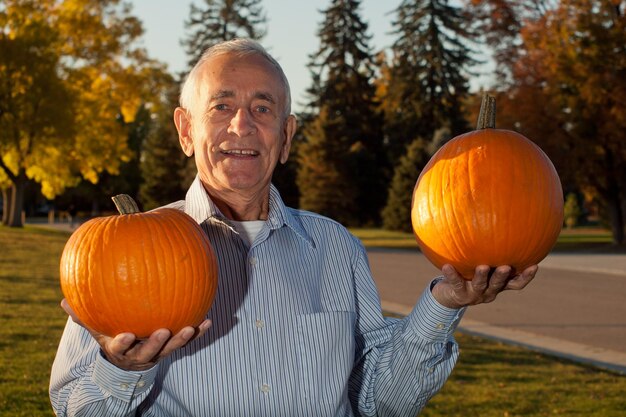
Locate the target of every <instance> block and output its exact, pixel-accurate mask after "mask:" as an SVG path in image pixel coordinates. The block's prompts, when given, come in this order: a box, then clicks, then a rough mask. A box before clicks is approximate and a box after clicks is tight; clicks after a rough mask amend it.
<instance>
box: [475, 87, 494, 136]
mask: <svg viewBox="0 0 626 417" xmlns="http://www.w3.org/2000/svg"><path fill="white" fill-rule="evenodd" d="M495 128H496V98H495V97H494V96H490V95H489V94H487V93H484V94H483V101H482V102H481V103H480V113H479V114H478V123H477V124H476V130H480V129H495Z"/></svg>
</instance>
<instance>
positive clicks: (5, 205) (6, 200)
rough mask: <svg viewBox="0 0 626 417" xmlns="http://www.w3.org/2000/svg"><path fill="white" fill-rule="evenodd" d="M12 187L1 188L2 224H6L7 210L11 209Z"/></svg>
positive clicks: (7, 220) (7, 218) (7, 222)
mask: <svg viewBox="0 0 626 417" xmlns="http://www.w3.org/2000/svg"><path fill="white" fill-rule="evenodd" d="M12 191H13V189H12V188H11V187H9V188H3V189H2V225H3V226H6V225H8V224H9V210H11V196H12V195H13V192H12Z"/></svg>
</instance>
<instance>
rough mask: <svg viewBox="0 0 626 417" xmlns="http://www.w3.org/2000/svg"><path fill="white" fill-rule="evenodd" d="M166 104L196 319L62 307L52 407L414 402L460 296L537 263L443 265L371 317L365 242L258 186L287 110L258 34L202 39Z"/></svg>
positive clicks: (434, 380)
mask: <svg viewBox="0 0 626 417" xmlns="http://www.w3.org/2000/svg"><path fill="white" fill-rule="evenodd" d="M180 102H181V107H179V108H177V109H176V110H175V112H174V122H175V124H176V127H177V129H178V133H179V137H180V143H181V146H182V149H183V151H184V152H185V154H186V155H188V156H190V157H191V156H194V157H195V162H196V165H197V169H198V174H197V177H196V179H195V181H194V182H193V184H192V185H191V187H190V188H189V191H188V193H187V196H186V198H185V200H184V201H179V202H176V203H173V204H171V205H170V206H171V207H175V208H178V209H180V210H184V211H185V212H186V213H187V214H189V215H190V216H192V217H193V218H194V219H195V220H196V221H197V222H198V223H199V224H200V225H201V226H202V228H203V230H204V231H205V232H206V233H207V235H208V236H209V238H210V240H211V242H212V243H213V245H214V247H215V251H216V253H217V256H218V259H219V271H220V276H219V289H218V293H217V296H216V299H215V302H214V305H213V306H212V308H211V309H210V311H209V312H208V314H207V320H206V321H205V322H203V323H202V324H201V325H200V326H199V328H198V329H193V328H186V329H183V330H182V331H181V332H180V333H178V334H175V335H171V334H170V332H169V331H168V330H167V329H160V330H157V331H156V332H154V333H153V334H152V335H151V337H150V338H149V339H147V340H143V341H136V340H135V336H134V335H133V334H129V333H122V334H120V335H117V336H115V337H113V338H111V337H106V336H104V335H101V334H98V333H96V332H94V331H93V330H91V329H88V328H85V327H84V326H81V323H80V322H78V319H77V318H76V317H74V316H73V312H72V311H71V309H70V308H69V306H68V305H67V303H65V302H63V303H62V305H63V307H64V308H65V309H66V311H67V312H68V314H70V316H72V317H71V319H69V320H68V323H67V327H66V329H65V332H64V334H63V337H62V340H61V343H60V346H59V350H58V353H57V357H56V360H55V362H54V365H53V369H52V377H51V385H50V397H51V401H52V405H53V407H54V409H55V412H56V413H57V415H59V416H65V415H71V416H75V415H81V416H91V417H93V416H107V417H115V416H120V417H121V416H138V415H141V416H155V417H160V416H174V417H179V416H199V417H201V416H224V417H231V416H246V417H249V416H254V417H261V416H267V417H277V416H286V417H293V416H303V417H312V416H326V417H331V416H374V415H376V416H411V417H413V416H415V415H416V414H418V413H419V411H420V410H421V409H422V408H423V407H424V405H425V404H426V402H427V401H428V400H429V399H430V398H431V397H432V396H433V395H434V394H435V393H436V392H437V391H438V390H439V389H440V388H441V386H442V385H443V383H444V382H445V381H446V379H447V378H448V376H449V374H450V372H451V370H452V368H453V366H454V364H455V361H456V358H457V356H458V350H457V345H456V343H455V342H454V340H453V337H452V334H453V332H454V330H455V328H456V326H457V324H458V321H459V320H460V318H461V315H462V313H463V311H464V307H466V306H468V305H472V304H478V303H482V302H489V301H492V300H493V299H494V298H495V297H496V295H497V294H498V293H500V292H501V291H502V290H505V289H521V288H523V287H524V286H525V285H526V284H527V283H528V282H530V281H531V280H532V278H533V276H534V275H535V273H536V271H537V267H536V266H534V267H532V268H528V269H527V270H526V271H523V273H522V274H520V275H513V274H512V272H511V268H510V267H508V266H500V267H498V268H496V269H495V271H491V273H490V269H489V267H487V266H480V267H478V268H477V269H476V272H475V277H474V280H473V281H471V282H470V281H465V280H463V279H462V278H461V277H460V276H459V275H458V274H457V273H456V271H455V270H454V269H453V268H452V267H450V266H449V265H446V266H445V267H444V268H443V276H442V277H440V278H437V279H435V280H433V282H432V283H431V284H430V286H429V287H428V288H426V289H425V290H424V292H423V294H422V296H421V298H420V299H419V301H418V303H417V305H416V306H415V308H414V310H413V312H412V313H411V314H410V315H409V316H407V317H406V318H404V319H402V320H396V319H394V320H391V319H386V318H383V316H382V313H381V307H380V302H379V297H378V294H377V291H376V288H375V285H374V282H373V280H372V277H371V273H370V269H369V266H368V261H367V256H366V252H365V250H364V249H363V247H362V245H361V244H360V242H359V241H358V240H357V239H356V238H354V237H353V236H352V235H350V234H349V233H348V232H347V231H346V229H345V228H343V227H342V226H341V225H339V224H338V223H336V222H335V221H333V220H330V219H328V218H325V217H322V216H320V215H317V214H314V213H310V212H305V211H301V210H295V209H292V208H288V207H286V206H285V205H284V204H283V201H282V200H281V198H280V194H279V192H278V190H277V189H276V188H274V186H273V185H272V184H271V176H272V172H273V170H274V168H275V166H276V164H277V163H278V162H279V161H280V162H281V163H284V162H285V161H286V160H287V157H288V155H289V149H290V145H291V140H292V137H293V135H294V133H295V131H296V120H295V117H294V116H293V115H291V114H290V92H289V84H288V82H287V79H286V77H285V75H284V73H283V71H282V69H281V68H280V66H279V64H278V63H277V62H276V61H275V60H274V59H273V58H272V57H271V56H270V55H268V54H267V53H266V52H265V50H263V48H262V47H261V46H259V45H258V44H257V43H255V42H253V41H249V40H234V41H230V42H226V43H222V44H219V45H217V46H214V47H212V48H210V49H209V50H207V52H206V53H205V54H204V56H203V57H202V58H201V59H200V61H199V62H198V64H197V65H196V66H195V67H194V68H193V70H192V71H191V72H190V74H189V76H188V78H187V80H186V82H185V84H184V86H183V88H182V93H181V100H180Z"/></svg>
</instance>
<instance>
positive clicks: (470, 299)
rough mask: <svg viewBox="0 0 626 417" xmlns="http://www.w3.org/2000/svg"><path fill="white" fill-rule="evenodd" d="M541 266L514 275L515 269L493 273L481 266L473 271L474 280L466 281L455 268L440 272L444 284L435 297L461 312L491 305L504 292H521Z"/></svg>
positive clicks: (445, 268)
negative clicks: (477, 305) (476, 306)
mask: <svg viewBox="0 0 626 417" xmlns="http://www.w3.org/2000/svg"><path fill="white" fill-rule="evenodd" d="M537 270H538V266H537V265H533V266H529V267H528V268H526V269H525V270H524V271H522V273H521V274H513V269H512V268H511V267H510V266H508V265H502V266H499V267H497V268H495V270H492V269H491V268H490V267H489V266H487V265H479V266H477V267H476V270H475V271H474V278H473V279H472V280H471V281H470V280H466V279H464V278H463V277H462V276H461V275H460V274H459V273H458V272H457V271H456V270H455V269H454V267H452V265H448V264H446V265H444V266H443V268H441V271H442V272H443V277H444V278H443V280H441V281H439V282H438V283H437V284H436V285H435V286H434V287H433V289H432V293H433V296H434V297H435V299H436V300H437V301H438V302H439V303H440V304H441V305H443V306H445V307H448V308H461V307H467V306H471V305H476V304H482V303H490V302H492V301H493V300H495V299H496V297H497V296H498V294H500V293H501V292H502V291H504V290H521V289H523V288H524V287H526V285H528V283H530V281H532V280H533V278H534V277H535V274H536V273H537Z"/></svg>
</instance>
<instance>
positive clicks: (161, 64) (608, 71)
mask: <svg viewBox="0 0 626 417" xmlns="http://www.w3.org/2000/svg"><path fill="white" fill-rule="evenodd" d="M171 3H175V9H173V8H172V7H173V6H172V5H171ZM192 4H193V5H192ZM625 9H626V2H624V1H617V0H602V1H599V0H527V1H516V0H459V1H444V0H413V1H395V2H373V1H363V2H359V1H347V0H343V1H339V0H336V1H325V2H324V1H316V2H287V1H282V2H281V1H278V0H273V1H270V0H266V1H263V0H233V1H206V2H204V1H200V0H196V1H195V2H174V1H171V2H167V1H165V0H159V1H154V2H150V1H147V0H141V1H134V2H126V3H124V2H121V1H109V0H101V1H95V0H65V1H58V0H42V1H29V0H3V1H0V25H1V27H2V32H0V188H1V189H2V223H3V225H5V226H9V227H3V228H1V229H0V230H1V231H2V238H1V242H2V248H3V252H4V254H3V255H4V259H2V274H3V277H7V278H6V279H4V280H3V286H4V285H6V286H4V288H3V289H2V290H1V291H0V293H2V298H1V300H3V304H4V305H3V310H4V311H3V313H2V314H3V319H7V321H6V323H7V324H8V325H7V326H4V327H5V330H4V332H5V337H3V339H2V340H3V341H2V342H1V349H2V359H3V361H2V362H3V366H8V360H5V359H7V358H10V357H14V356H16V357H23V358H22V359H23V363H22V362H19V361H18V365H17V366H16V367H11V368H3V371H5V372H3V373H2V375H0V384H2V385H1V388H0V412H2V410H3V409H4V408H5V407H7V408H6V409H7V410H9V408H10V410H9V411H7V414H6V415H39V414H38V413H41V415H48V414H46V412H45V411H44V409H45V407H46V402H47V399H46V398H45V391H46V388H47V387H46V386H45V384H46V382H47V381H46V377H47V373H48V372H49V369H48V366H49V364H50V361H51V357H52V356H51V355H53V354H54V347H55V346H56V343H57V341H58V335H60V331H61V329H62V324H63V320H62V319H63V318H64V317H63V316H62V315H59V314H58V313H59V312H58V311H56V310H54V308H57V306H58V300H59V299H60V293H59V291H58V274H57V271H56V269H57V267H58V256H59V254H60V250H61V249H62V244H63V243H64V241H65V240H67V234H63V233H61V234H59V233H56V232H51V231H42V230H35V229H33V228H31V227H28V226H27V227H23V226H24V224H27V225H28V224H29V223H35V222H37V221H41V220H42V219H43V221H45V222H60V221H63V222H67V221H68V220H69V218H72V221H82V220H85V219H87V218H90V217H93V216H100V215H105V214H109V213H112V212H113V210H114V207H113V205H112V203H111V201H110V196H112V195H114V194H119V193H126V194H130V195H131V196H133V197H134V198H135V199H136V200H137V201H138V202H139V204H140V206H141V207H142V208H143V209H150V208H153V207H156V206H159V205H161V204H165V203H168V202H171V201H173V200H176V199H179V198H181V197H182V196H183V195H184V192H185V189H186V187H187V185H188V184H189V183H190V181H191V180H192V178H193V175H194V167H193V163H192V161H190V160H188V159H186V158H185V157H184V155H183V154H182V152H180V149H179V145H178V139H177V136H176V132H175V129H174V126H173V123H172V119H171V114H172V109H173V108H174V107H175V106H176V102H177V98H178V90H179V87H180V82H181V80H182V77H183V74H184V72H185V71H186V70H188V69H189V68H190V65H191V64H192V63H193V62H195V60H197V58H198V56H199V54H200V53H201V52H202V51H203V50H204V49H205V48H206V47H207V46H210V45H211V44H214V43H216V42H218V41H219V40H222V39H230V38H233V37H237V36H244V37H251V38H256V39H258V40H260V42H261V43H262V44H263V45H265V46H266V47H267V48H268V49H269V50H270V52H272V53H273V54H275V55H276V56H277V58H278V60H279V62H280V63H281V64H282V65H283V66H284V68H285V71H286V73H287V76H288V78H289V79H290V81H291V83H292V93H293V97H292V98H293V110H294V111H295V112H296V114H297V116H298V119H299V123H300V127H299V130H298V133H297V137H296V138H295V141H294V146H293V148H292V155H291V158H290V160H289V162H288V164H287V165H285V166H281V167H279V169H278V171H277V173H276V175H275V177H274V181H275V183H276V184H277V186H278V187H279V189H280V190H281V194H282V195H283V197H284V199H285V200H286V201H287V203H288V204H290V205H292V206H295V207H300V208H304V209H309V210H313V211H317V212H320V213H322V214H325V215H327V216H330V217H332V218H335V219H337V220H339V221H341V222H342V223H344V224H346V225H347V226H349V227H351V228H353V230H358V229H355V228H368V230H370V229H372V228H373V229H375V230H379V231H383V230H386V231H394V232H407V231H410V215H409V210H410V198H411V192H412V189H413V186H414V185H415V181H416V179H417V177H418V176H419V173H420V171H421V168H422V167H423V166H424V165H425V163H426V162H427V161H428V159H429V158H430V157H431V156H432V154H433V153H434V152H435V151H436V150H437V149H438V148H439V147H441V146H442V145H443V144H444V143H446V142H447V141H448V140H450V139H451V138H453V137H455V136H457V135H459V134H461V133H465V132H467V131H470V130H472V129H473V126H474V124H475V120H476V116H477V113H478V107H479V102H480V97H481V95H482V93H483V90H487V91H489V92H490V93H491V94H493V95H495V96H496V98H497V106H498V116H497V126H498V127H500V128H506V129H511V130H516V131H519V132H520V133H522V134H524V135H525V136H527V137H528V138H530V139H531V140H533V141H534V142H535V143H537V144H538V145H539V146H540V147H541V148H542V149H543V150H544V151H545V152H546V153H547V155H548V156H549V157H550V159H551V160H552V161H553V163H554V164H555V166H556V168H557V171H558V172H559V175H560V177H561V181H562V185H563V190H564V198H565V199H566V223H565V226H566V227H568V228H572V230H574V231H575V230H581V231H585V232H583V234H584V233H586V231H589V230H593V232H592V233H591V234H588V235H586V236H592V239H595V240H596V242H594V244H597V243H598V241H597V239H600V240H601V241H600V243H601V244H602V245H603V246H601V247H600V248H601V250H610V251H622V250H623V245H624V240H625V238H624V231H625V225H624V214H625V210H626V192H625V189H624V186H625V185H626V157H625V156H626V148H625V147H624V145H623V144H624V139H625V138H624V136H625V135H626V101H625V100H626V51H625V49H626V30H625V17H624V11H625ZM172 10H176V13H174V12H173V11H172ZM144 21H145V22H151V23H150V26H146V27H149V31H148V33H144V23H143V22H144ZM370 23H371V24H370ZM150 33H151V34H152V35H150V36H152V38H150V39H151V40H148V39H147V35H148V34H150ZM157 35H158V36H157ZM176 48H177V49H176ZM173 50H175V51H176V53H173V54H171V55H169V52H167V51H173ZM590 228H592V229H590ZM569 236H571V234H570V235H569ZM598 236H600V237H599V238H598ZM569 243H571V242H569ZM587 243H589V242H587ZM587 243H583V246H585V245H587ZM562 244H563V243H562ZM595 247H596V248H597V245H596V246H595ZM32 259H37V260H41V261H40V262H38V265H33V263H32ZM24 265H29V267H28V268H24ZM22 284H24V285H22ZM4 300H6V302H5V301H4ZM51 312H54V313H55V314H52V313H51ZM34 322H36V323H38V324H43V325H45V326H44V328H45V329H47V330H48V332H47V333H44V334H42V332H41V331H39V332H36V331H37V329H39V330H40V329H41V328H42V327H40V326H33V323H34ZM29 326H31V329H30V330H29V329H25V328H28V327H29ZM31 331H32V332H36V333H31ZM51 334H52V335H54V336H51ZM481 343H483V342H482V341H481V342H479V341H477V340H473V341H472V342H471V344H472V345H480V344H481ZM42 347H43V349H42ZM485 349H487V350H486V351H485V350H480V351H479V352H478V353H477V357H479V358H481V359H476V361H475V362H472V360H469V361H468V362H469V364H470V365H472V364H473V365H477V366H475V368H473V369H471V370H467V368H463V370H462V371H460V372H461V375H462V376H461V379H462V380H464V378H465V379H467V380H468V381H469V380H479V379H480V378H481V377H480V376H479V375H483V377H482V378H483V379H484V380H485V381H486V382H489V379H490V378H492V377H493V368H489V367H490V366H496V367H498V366H500V365H502V364H503V363H507V362H509V360H507V359H502V360H501V361H500V362H499V361H498V355H499V354H501V355H504V356H503V357H504V358H506V357H507V355H513V356H515V357H517V355H518V354H519V355H522V356H523V355H525V353H520V352H518V351H514V353H511V351H509V350H507V349H508V348H504V347H502V346H496V347H493V346H489V347H487V348H485ZM490 349H494V350H498V349H504V350H503V352H504V353H496V352H491V353H489V354H487V353H485V352H487V351H489V350H490ZM544 360H545V361H546V362H545V363H544V362H543V361H544ZM519 361H520V359H519V358H518V362H519ZM525 361H527V362H525ZM521 362H523V363H527V365H528V366H527V367H525V372H526V373H524V375H526V376H521V374H520V373H519V372H520V369H519V368H518V369H516V370H515V371H509V376H510V377H511V378H512V379H514V380H516V381H518V382H519V381H520V380H524V381H526V382H528V381H531V380H533V381H534V382H533V383H530V382H528V383H524V384H516V388H515V389H522V390H524V389H526V390H529V391H532V392H536V391H541V390H544V389H546V388H547V386H545V385H542V384H543V383H544V382H545V380H548V381H549V380H550V379H551V378H557V376H548V377H546V376H545V375H543V374H541V373H539V372H538V369H542V368H549V369H550V370H551V371H553V372H555V374H554V375H558V374H559V373H560V374H568V375H569V374H570V373H571V374H572V375H575V378H573V379H572V380H570V381H569V382H568V384H570V385H567V384H566V385H565V387H566V388H564V391H563V393H562V395H561V399H562V400H563V401H564V402H566V400H568V399H569V400H572V395H574V394H573V393H574V392H575V391H576V388H575V387H576V386H577V385H580V384H588V383H589V379H592V380H593V381H594V382H593V383H592V384H598V385H597V387H598V388H597V389H593V390H591V391H590V394H589V398H588V397H585V399H584V400H582V401H583V402H585V401H586V404H587V405H586V406H587V407H589V409H590V410H591V409H594V410H600V411H599V412H600V413H601V414H596V415H598V416H610V415H615V416H619V415H620V414H619V413H620V412H622V411H623V408H621V409H620V408H618V406H617V405H616V404H618V403H617V401H618V400H616V399H615V398H617V396H612V395H613V394H612V393H619V392H620V390H621V392H623V391H624V381H623V377H617V376H615V375H612V374H610V373H609V374H605V373H596V372H595V371H592V370H589V369H588V368H583V369H582V370H580V369H578V368H576V370H575V371H571V372H570V373H568V372H569V371H564V370H563V368H561V367H565V368H567V367H568V366H570V365H569V364H563V363H561V362H558V361H557V362H556V365H555V362H553V361H550V360H548V359H545V358H540V357H538V356H535V355H530V356H529V357H525V359H521ZM548 362H549V363H550V366H548V365H547V363H548ZM4 363H6V364H7V365H4ZM20 363H21V365H20ZM34 363H36V364H38V365H37V366H34V367H33V364H34ZM494 363H495V365H494ZM478 365H479V366H478ZM555 366H556V368H555ZM479 368H480V369H479ZM489 369H492V372H489ZM568 369H571V368H568ZM500 371H501V370H500ZM34 374H36V375H37V376H36V377H34V376H33V375H34ZM504 374H505V375H506V374H507V373H506V372H505V373H504ZM581 376H582V378H583V379H582V380H581V379H578V378H579V377H581ZM587 377H589V378H587ZM585 378H587V379H585ZM540 381H543V382H540ZM598 381H599V382H598ZM463 384H464V383H463V382H461V386H462V390H465V389H469V388H468V387H467V386H464V385H463ZM499 384H502V386H500V387H499V388H502V389H503V391H505V392H506V389H504V388H509V385H508V382H499ZM487 385H488V384H487ZM520 385H521V386H520ZM548 385H549V384H548ZM479 386H481V385H479ZM567 387H569V388H567ZM479 389H480V388H479ZM485 389H486V388H485ZM568 389H569V390H570V391H568ZM462 390H461V391H462ZM473 393H474V394H476V395H478V394H477V393H476V392H473ZM551 393H552V394H555V391H554V390H552V391H551ZM516 394H517V395H518V396H524V395H526V394H528V392H526V391H521V392H517V391H516ZM480 395H482V396H486V397H489V396H490V395H494V394H493V393H480ZM480 395H479V397H480ZM585 395H587V394H585ZM557 397H558V395H557ZM498 401H501V402H504V406H503V408H497V410H498V411H497V414H489V413H490V412H492V411H493V408H494V407H493V406H491V407H490V406H489V405H485V408H484V409H482V410H481V411H480V413H482V414H480V415H503V413H505V414H504V415H509V414H506V413H510V415H552V414H559V412H558V411H559V410H561V414H564V415H581V416H582V415H585V416H589V415H592V414H590V412H581V414H577V413H574V412H570V413H569V414H568V413H567V412H563V410H566V411H567V407H566V406H565V405H560V404H558V403H557V404H554V403H553V402H551V401H552V400H549V399H548V398H547V397H536V396H535V397H533V400H531V401H529V402H530V403H531V404H526V402H521V404H520V403H513V404H509V403H507V402H506V401H507V400H506V399H505V397H502V398H501V399H500V400H498ZM555 401H557V402H558V398H557V400H555ZM597 401H600V403H602V404H604V405H606V406H607V407H608V408H606V409H602V408H598V404H599V403H598V402H597ZM444 403H445V401H441V402H440V403H438V404H439V407H444V406H443V404H444ZM546 403H548V404H550V405H549V406H546V405H545V404H546ZM487 404H488V403H487ZM576 404H578V403H576ZM621 404H623V403H621ZM29 407H32V408H29ZM42 407H43V408H42ZM520 407H521V410H527V411H526V412H523V411H519V410H520ZM525 407H526V408H525ZM569 407H570V410H584V409H585V408H584V407H583V406H580V405H579V404H578V405H574V406H572V405H571V404H570V405H569ZM572 407H573V408H572ZM594 407H595V408H594ZM531 409H534V410H535V411H529V410H531ZM433 410H434V411H432V412H433V413H434V414H431V415H439V414H437V406H435V407H434V408H433ZM502 410H505V411H502ZM555 410H556V411H555ZM607 410H608V411H607ZM611 410H613V411H611ZM48 411H49V410H48ZM440 412H441V413H442V414H441V415H445V412H446V410H445V409H442V410H441V411H440ZM594 412H595V411H594ZM613 412H615V414H611V413H613ZM477 413H478V411H477ZM532 413H535V414H532ZM452 415H454V414H452ZM477 415H478V414H477Z"/></svg>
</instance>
